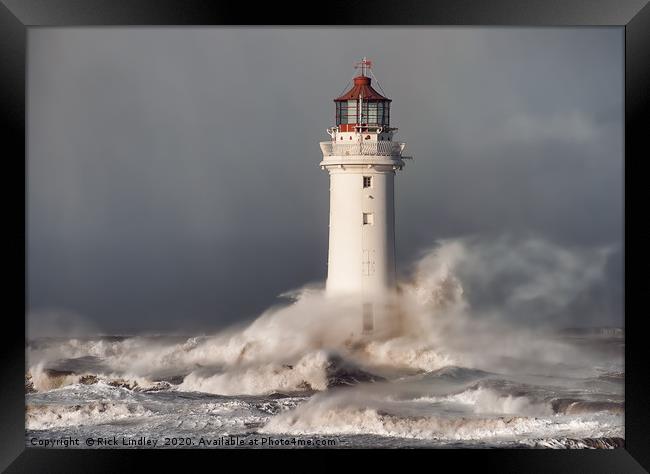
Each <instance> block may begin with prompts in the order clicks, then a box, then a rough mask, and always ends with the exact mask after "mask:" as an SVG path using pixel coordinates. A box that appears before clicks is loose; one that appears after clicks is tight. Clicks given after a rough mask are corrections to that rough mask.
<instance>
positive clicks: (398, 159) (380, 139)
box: [320, 58, 406, 334]
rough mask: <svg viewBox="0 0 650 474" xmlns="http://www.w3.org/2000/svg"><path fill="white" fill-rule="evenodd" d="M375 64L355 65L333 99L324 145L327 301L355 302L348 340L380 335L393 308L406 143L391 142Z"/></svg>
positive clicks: (391, 130)
mask: <svg viewBox="0 0 650 474" xmlns="http://www.w3.org/2000/svg"><path fill="white" fill-rule="evenodd" d="M371 66H372V64H371V62H370V61H368V60H366V58H364V59H363V60H362V61H361V62H360V63H359V64H358V65H357V68H359V69H360V71H361V74H360V75H358V76H356V77H355V78H354V79H353V81H354V84H353V86H352V88H351V89H350V90H349V91H347V92H346V93H345V94H343V95H342V96H340V97H337V98H336V99H334V103H335V104H336V125H335V126H334V127H332V128H329V129H327V133H328V134H329V135H330V137H331V140H329V141H326V142H321V143H320V147H321V150H322V152H323V160H322V161H321V162H320V166H321V169H323V170H327V171H328V172H329V176H330V215H329V254H328V269H327V285H326V288H327V294H328V296H331V297H351V298H357V300H358V303H359V306H358V307H359V315H360V318H359V319H358V320H356V321H355V320H354V319H353V320H352V322H353V324H352V326H351V327H352V329H353V332H354V333H356V332H357V330H358V332H360V333H362V334H370V333H373V334H381V333H382V332H384V331H385V330H386V328H388V327H389V326H390V320H391V319H392V318H393V314H394V313H395V308H394V305H393V301H394V297H395V290H396V260H395V197H394V196H395V184H394V180H395V172H396V171H398V170H401V169H402V167H403V166H404V161H403V159H405V158H406V157H404V156H402V151H403V150H404V146H405V144H404V143H399V142H395V141H393V136H394V134H395V132H396V131H397V129H396V128H394V127H391V126H390V103H391V99H389V98H387V97H385V96H383V95H382V94H380V93H379V92H377V91H376V90H375V89H373V87H372V85H371V78H370V77H369V75H367V74H371V71H370V68H371Z"/></svg>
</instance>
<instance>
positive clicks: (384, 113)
mask: <svg viewBox="0 0 650 474" xmlns="http://www.w3.org/2000/svg"><path fill="white" fill-rule="evenodd" d="M364 72H365V71H364ZM370 83H371V80H370V77H367V76H365V75H364V73H363V72H362V74H361V75H360V76H357V77H355V78H354V86H353V87H352V89H350V90H349V91H348V92H346V93H345V94H343V95H342V96H340V97H337V98H336V99H334V103H335V104H336V126H337V127H338V128H339V131H342V132H352V131H355V130H357V131H358V130H364V129H365V130H367V129H370V128H387V127H388V126H389V124H390V102H391V100H390V99H389V98H387V97H384V96H383V95H381V94H380V93H379V92H377V91H376V90H375V89H373V88H372V86H371V85H370Z"/></svg>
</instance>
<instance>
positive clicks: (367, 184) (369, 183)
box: [363, 176, 372, 188]
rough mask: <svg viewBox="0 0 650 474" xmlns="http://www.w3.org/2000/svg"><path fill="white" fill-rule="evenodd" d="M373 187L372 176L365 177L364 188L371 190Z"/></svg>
mask: <svg viewBox="0 0 650 474" xmlns="http://www.w3.org/2000/svg"><path fill="white" fill-rule="evenodd" d="M371 186H372V176H364V177H363V187H364V188H369V187H371Z"/></svg>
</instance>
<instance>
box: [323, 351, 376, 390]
mask: <svg viewBox="0 0 650 474" xmlns="http://www.w3.org/2000/svg"><path fill="white" fill-rule="evenodd" d="M325 371H326V376H327V387H328V388H332V387H341V386H346V385H357V384H360V383H364V382H383V381H385V380H386V379H384V378H383V377H380V376H378V375H374V374H371V373H370V372H366V371H364V370H362V369H360V368H359V367H357V366H355V365H353V364H351V363H349V362H346V361H344V360H343V358H342V357H340V356H338V355H331V356H330V357H329V359H328V364H327V367H326V369H325Z"/></svg>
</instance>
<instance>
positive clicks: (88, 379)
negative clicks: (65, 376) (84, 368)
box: [79, 375, 99, 385]
mask: <svg viewBox="0 0 650 474" xmlns="http://www.w3.org/2000/svg"><path fill="white" fill-rule="evenodd" d="M98 381H99V378H97V376H96V375H82V376H81V378H80V379H79V383H81V384H83V385H94V384H96V383H97V382H98Z"/></svg>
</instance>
